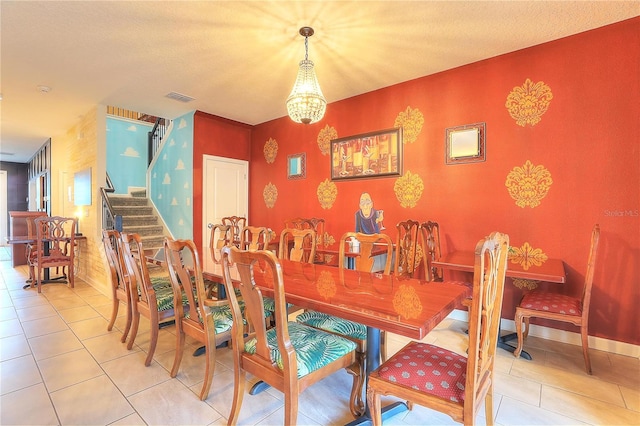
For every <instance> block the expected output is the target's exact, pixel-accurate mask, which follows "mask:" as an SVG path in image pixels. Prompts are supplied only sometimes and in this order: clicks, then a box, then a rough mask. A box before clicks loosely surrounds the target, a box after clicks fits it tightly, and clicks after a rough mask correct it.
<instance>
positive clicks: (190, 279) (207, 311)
mask: <svg viewBox="0 0 640 426" xmlns="http://www.w3.org/2000/svg"><path fill="white" fill-rule="evenodd" d="M164 255H165V259H166V263H167V267H168V269H169V278H170V279H171V286H172V288H173V298H174V305H175V306H176V308H175V318H176V353H175V357H174V359H173V367H172V368H171V372H170V376H171V377H176V375H177V374H178V371H179V370H180V363H181V362H182V356H183V354H184V345H185V336H189V337H191V338H193V339H195V340H197V341H198V342H199V343H200V344H203V345H204V348H205V372H204V383H203V385H202V389H201V390H200V395H199V397H200V400H202V401H204V400H205V399H207V396H208V395H209V389H210V388H211V384H212V383H213V373H214V370H215V364H216V346H218V345H220V344H221V343H223V342H226V341H228V340H229V339H231V326H232V323H233V318H232V316H231V309H230V307H229V302H228V300H214V299H211V298H208V297H207V289H206V287H205V282H204V278H203V276H202V266H201V265H202V264H201V262H200V256H199V254H198V250H197V249H196V246H195V244H194V243H193V241H191V240H172V239H170V238H165V240H164ZM185 284H186V285H185ZM184 297H186V299H187V301H188V304H187V305H183V304H181V303H180V301H181V300H182V299H183V298H184Z"/></svg>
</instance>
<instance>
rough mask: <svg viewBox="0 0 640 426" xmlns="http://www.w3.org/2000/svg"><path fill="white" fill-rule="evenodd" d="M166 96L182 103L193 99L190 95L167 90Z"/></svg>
mask: <svg viewBox="0 0 640 426" xmlns="http://www.w3.org/2000/svg"><path fill="white" fill-rule="evenodd" d="M166 97H167V98H169V99H173V100H176V101H179V102H184V103H187V102H191V101H192V100H194V99H195V98H192V97H191V96H187V95H183V94H181V93H177V92H169V93H168V94H167V95H166Z"/></svg>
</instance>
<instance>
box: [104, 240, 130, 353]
mask: <svg viewBox="0 0 640 426" xmlns="http://www.w3.org/2000/svg"><path fill="white" fill-rule="evenodd" d="M102 244H103V245H104V252H105V255H106V256H107V263H108V264H109V272H110V274H109V275H110V278H111V298H112V303H113V305H112V308H111V319H110V320H109V325H107V331H111V330H112V329H113V326H114V324H115V322H116V318H117V317H118V311H119V308H120V303H124V305H125V306H126V309H127V314H126V323H125V328H124V330H123V332H122V337H121V338H120V341H121V342H122V343H124V342H126V341H127V335H128V334H129V330H130V329H131V320H132V318H131V296H130V295H129V286H128V283H127V279H126V278H125V275H124V271H123V269H122V268H123V267H124V265H123V258H122V247H121V246H122V244H121V240H120V232H119V231H117V230H115V229H111V230H109V229H103V230H102Z"/></svg>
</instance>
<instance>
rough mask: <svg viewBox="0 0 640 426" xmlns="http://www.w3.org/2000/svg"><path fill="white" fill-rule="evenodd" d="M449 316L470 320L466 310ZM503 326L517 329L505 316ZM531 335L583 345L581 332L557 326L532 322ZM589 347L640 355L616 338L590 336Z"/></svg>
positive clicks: (637, 351)
mask: <svg viewBox="0 0 640 426" xmlns="http://www.w3.org/2000/svg"><path fill="white" fill-rule="evenodd" d="M448 318H452V319H456V320H460V321H468V314H467V312H466V311H462V310H459V309H456V310H454V311H453V312H451V313H450V314H449V317H448ZM501 327H502V330H504V331H516V326H515V322H514V321H513V320H509V319H505V318H503V319H502V322H501ZM529 335H530V336H535V337H539V338H541V339H548V340H553V341H556V342H562V343H569V344H571V345H577V346H580V345H581V339H580V333H574V332H571V331H565V330H558V329H555V328H550V327H543V326H540V325H535V324H531V326H530V327H529ZM589 348H590V349H596V350H599V351H605V352H611V353H615V354H618V355H625V356H631V357H634V358H639V357H640V346H638V345H633V344H630V343H625V342H616V341H615V340H608V339H603V338H601V337H595V336H589Z"/></svg>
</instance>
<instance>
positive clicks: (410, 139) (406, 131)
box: [393, 106, 424, 143]
mask: <svg viewBox="0 0 640 426" xmlns="http://www.w3.org/2000/svg"><path fill="white" fill-rule="evenodd" d="M423 124H424V116H423V115H422V112H420V110H419V109H417V108H416V109H412V108H411V107H410V106H408V107H407V109H406V110H404V111H401V112H400V114H398V116H397V117H396V121H395V122H394V123H393V127H402V138H403V141H404V143H414V142H415V141H416V140H417V139H418V135H419V134H420V132H421V131H422V125H423Z"/></svg>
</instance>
